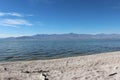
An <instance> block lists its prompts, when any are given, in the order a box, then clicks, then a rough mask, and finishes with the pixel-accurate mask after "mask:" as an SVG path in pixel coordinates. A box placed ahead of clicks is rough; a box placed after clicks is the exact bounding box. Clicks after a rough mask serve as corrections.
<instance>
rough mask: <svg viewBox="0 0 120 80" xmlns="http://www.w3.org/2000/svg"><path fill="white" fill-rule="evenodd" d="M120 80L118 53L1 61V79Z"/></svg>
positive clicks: (119, 57) (119, 55) (119, 54)
mask: <svg viewBox="0 0 120 80" xmlns="http://www.w3.org/2000/svg"><path fill="white" fill-rule="evenodd" d="M41 74H43V75H44V76H46V80H120V52H119V51H118V52H109V53H102V54H96V55H87V56H78V57H69V58H62V59H53V60H37V61H19V62H5V63H0V80H41V79H40V76H41Z"/></svg>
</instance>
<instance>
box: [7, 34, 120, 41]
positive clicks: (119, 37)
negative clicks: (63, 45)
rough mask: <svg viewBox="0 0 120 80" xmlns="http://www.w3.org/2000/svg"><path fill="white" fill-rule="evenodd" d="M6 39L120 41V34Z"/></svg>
mask: <svg viewBox="0 0 120 80" xmlns="http://www.w3.org/2000/svg"><path fill="white" fill-rule="evenodd" d="M6 39H37V40H76V39H120V34H95V35H92V34H75V33H69V34H37V35H33V36H21V37H10V38H6Z"/></svg>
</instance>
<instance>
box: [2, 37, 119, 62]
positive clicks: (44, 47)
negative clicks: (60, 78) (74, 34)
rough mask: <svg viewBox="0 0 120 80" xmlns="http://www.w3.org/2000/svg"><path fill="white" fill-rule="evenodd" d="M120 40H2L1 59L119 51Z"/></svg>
mask: <svg viewBox="0 0 120 80" xmlns="http://www.w3.org/2000/svg"><path fill="white" fill-rule="evenodd" d="M119 50H120V40H116V39H115V40H111V39H110V40H107V39H106V40H97V39H93V40H48V41H41V40H0V61H18V60H39V59H52V58H62V57H71V56H80V55H81V56H83V55H89V54H98V53H103V52H111V51H119Z"/></svg>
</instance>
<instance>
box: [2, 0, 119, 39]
mask: <svg viewBox="0 0 120 80" xmlns="http://www.w3.org/2000/svg"><path fill="white" fill-rule="evenodd" d="M64 33H79V34H99V33H106V34H112V33H116V34H120V0H0V37H13V36H26V35H35V34H64Z"/></svg>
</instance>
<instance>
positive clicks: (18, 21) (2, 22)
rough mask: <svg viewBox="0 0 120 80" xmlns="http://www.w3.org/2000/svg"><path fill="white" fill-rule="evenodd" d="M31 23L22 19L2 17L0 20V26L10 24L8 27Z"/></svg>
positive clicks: (29, 24)
mask: <svg viewBox="0 0 120 80" xmlns="http://www.w3.org/2000/svg"><path fill="white" fill-rule="evenodd" d="M32 25H33V24H31V23H29V22H28V21H27V20H24V19H2V20H0V26H10V27H18V26H32Z"/></svg>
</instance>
